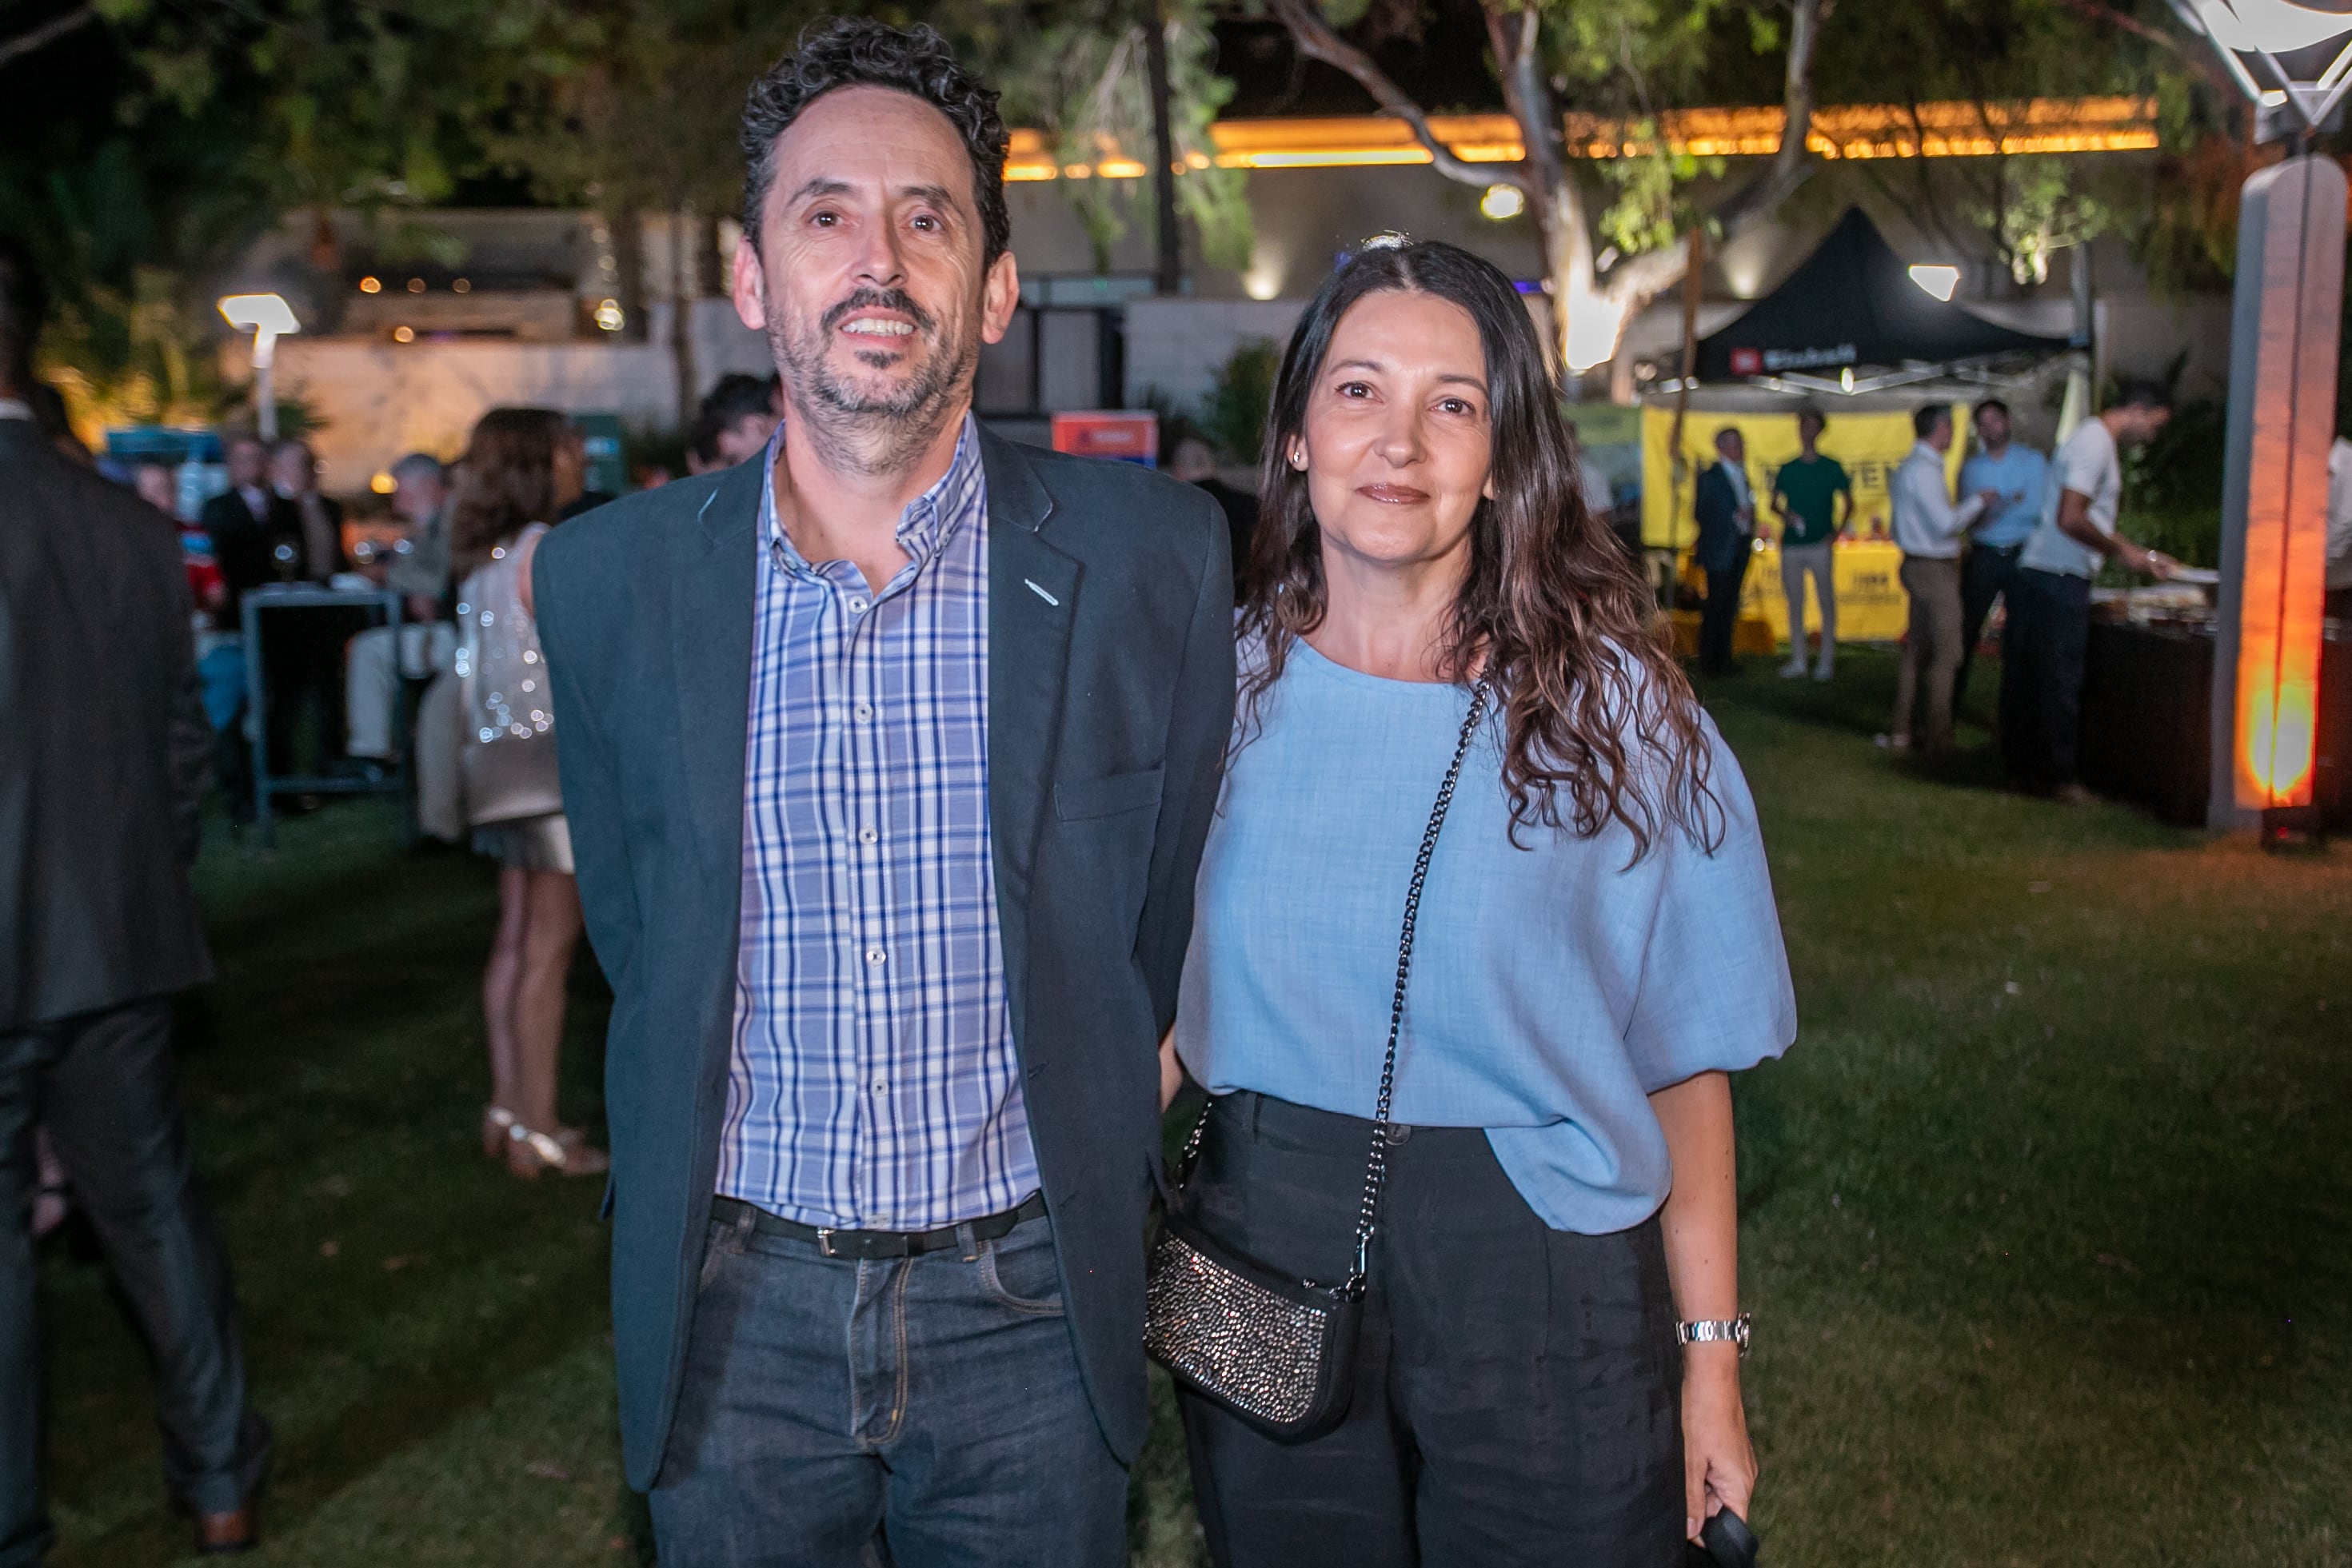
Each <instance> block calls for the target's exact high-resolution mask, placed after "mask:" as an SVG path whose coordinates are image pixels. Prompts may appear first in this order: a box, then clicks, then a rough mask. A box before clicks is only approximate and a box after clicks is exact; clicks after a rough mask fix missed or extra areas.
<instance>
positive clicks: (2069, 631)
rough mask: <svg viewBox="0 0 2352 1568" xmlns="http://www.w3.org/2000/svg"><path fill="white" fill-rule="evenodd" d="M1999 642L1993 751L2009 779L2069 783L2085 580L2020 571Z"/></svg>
mask: <svg viewBox="0 0 2352 1568" xmlns="http://www.w3.org/2000/svg"><path fill="white" fill-rule="evenodd" d="M2008 592H2009V621H2008V624H2007V625H2006V626H2005V627H2004V628H2003V629H2002V632H2001V638H2000V750H2001V759H2002V761H2003V762H2004V764H2005V765H2006V766H2007V768H2008V770H2009V778H2010V781H2011V783H2013V784H2016V785H2018V786H2019V787H2020V788H2022V789H2033V790H2038V791H2044V792H2046V791H2049V790H2053V789H2059V788H2061V787H2063V786H2064V785H2067V784H2071V783H2073V782H2074V747H2075V741H2076V739H2077V738H2078V737H2079V736H2080V734H2081V730H2082V719H2083V660H2084V654H2085V653H2087V652H2088V650H2089V648H2090V644H2091V582H2090V580H2089V579H2088V578H2083V577H2074V576H2070V575H2068V574H2067V573H2064V572H2056V571H2036V570H2033V569H2032V567H2021V568H2019V569H2018V570H2017V572H2016V574H2015V575H2014V576H2012V577H2011V579H2010V582H2009V591H2008Z"/></svg>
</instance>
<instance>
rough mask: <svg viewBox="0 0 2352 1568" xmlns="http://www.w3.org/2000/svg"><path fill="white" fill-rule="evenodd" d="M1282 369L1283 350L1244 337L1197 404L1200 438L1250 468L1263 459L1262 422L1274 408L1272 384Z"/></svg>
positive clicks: (1272, 343)
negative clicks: (1215, 445) (1199, 405)
mask: <svg viewBox="0 0 2352 1568" xmlns="http://www.w3.org/2000/svg"><path fill="white" fill-rule="evenodd" d="M1281 369H1282V347H1281V345H1280V344H1278V343H1276V341H1275V340H1273V339H1271V338H1244V339H1243V340H1241V342H1240V343H1238V344H1236V345H1235V346H1234V351H1233V352H1232V353H1230V354H1228V355H1226V356H1225V361H1224V363H1223V364H1221V365H1219V366H1218V367H1217V371H1216V375H1215V378H1214V380H1213V382H1212V383H1211V385H1210V388H1209V395H1208V396H1206V397H1205V398H1203V399H1202V400H1201V413H1200V420H1199V423H1200V427H1201V430H1202V434H1205V435H1206V436H1208V438H1209V439H1210V440H1211V441H1213V442H1214V443H1216V444H1217V445H1218V446H1219V447H1220V448H1222V449H1223V451H1225V452H1226V453H1227V454H1229V455H1231V456H1232V457H1233V459H1234V462H1236V463H1242V464H1246V465H1249V466H1251V467H1253V468H1255V467H1256V466H1257V462H1258V459H1259V458H1260V457H1261V456H1262V455H1264V452H1265V419H1266V413H1267V411H1268V410H1270V409H1271V408H1272V407H1273V406H1274V382H1275V377H1276V374H1277V373H1278V372H1279V371H1281Z"/></svg>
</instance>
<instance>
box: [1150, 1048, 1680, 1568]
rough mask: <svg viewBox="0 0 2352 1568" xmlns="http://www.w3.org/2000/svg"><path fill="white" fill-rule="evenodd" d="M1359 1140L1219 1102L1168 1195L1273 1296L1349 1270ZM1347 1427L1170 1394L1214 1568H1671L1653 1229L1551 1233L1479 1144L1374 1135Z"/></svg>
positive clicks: (1297, 1108)
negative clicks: (1375, 1223) (1285, 1423)
mask: <svg viewBox="0 0 2352 1568" xmlns="http://www.w3.org/2000/svg"><path fill="white" fill-rule="evenodd" d="M1371 1130H1372V1124H1370V1122H1366V1121H1363V1120H1360V1119H1359V1118H1357V1117H1354V1116H1343V1115H1338V1114H1335V1113H1331V1112H1328V1111H1318V1110H1314V1109H1312V1108H1310V1107H1308V1106H1304V1105H1297V1104H1293V1103H1289V1102H1286V1101H1282V1100H1276V1099H1274V1098H1271V1097H1270V1096H1266V1095H1261V1094H1255V1093H1249V1092H1242V1093H1236V1094H1229V1095H1225V1096H1223V1097H1222V1098H1220V1099H1218V1100H1217V1101H1215V1102H1214V1103H1213V1105H1212V1107H1211V1110H1210V1112H1209V1124H1208V1126H1207V1127H1206V1128H1205V1129H1204V1130H1203V1134H1202V1146H1201V1155H1200V1158H1199V1160H1198V1162H1197V1163H1196V1165H1195V1167H1194V1170H1193V1173H1192V1179H1191V1181H1190V1183H1189V1184H1188V1186H1187V1188H1186V1191H1185V1193H1184V1196H1183V1201H1184V1203H1185V1204H1186V1205H1187V1206H1188V1207H1190V1208H1191V1210H1192V1213H1193V1214H1194V1215H1195V1216H1196V1217H1197V1218H1199V1220H1200V1221H1201V1223H1202V1225H1203V1226H1204V1228H1206V1229H1207V1230H1208V1231H1209V1233H1210V1234H1211V1235H1213V1236H1214V1237H1216V1238H1217V1239H1219V1240H1220V1241H1222V1242H1223V1243H1225V1244H1226V1245H1228V1246H1230V1247H1232V1248H1233V1249H1234V1250H1236V1251H1238V1252H1240V1253H1241V1254H1242V1255H1243V1256H1244V1257H1247V1258H1250V1259H1253V1260H1256V1261H1257V1262H1259V1263H1261V1264H1263V1265H1264V1266H1265V1267H1266V1268H1268V1269H1272V1270H1278V1271H1280V1272H1281V1273H1282V1274H1283V1275H1284V1276H1285V1277H1286V1278H1290V1279H1311V1280H1338V1279H1343V1278H1345V1277H1346V1275H1347V1272H1348V1269H1349V1262H1350V1260H1351V1257H1352V1253H1353V1249H1354V1232H1355V1220H1356V1209H1357V1207H1358V1205H1359V1204H1360V1201H1361V1199H1362V1197H1363V1189H1364V1156H1365V1151H1366V1150H1367V1149H1368V1148H1369V1147H1370V1137H1371ZM1367 1272H1368V1278H1369V1290H1368V1291H1367V1293H1366V1296H1365V1300H1364V1308H1363V1320H1362V1327H1361V1331H1360V1336H1359V1340H1358V1344H1357V1350H1356V1358H1355V1364H1354V1368H1353V1372H1354V1390H1353V1396H1352V1399H1351V1401H1350V1403H1349V1410H1348V1416H1347V1419H1346V1420H1344V1421H1343V1422H1342V1423H1341V1424H1340V1425H1339V1427H1338V1428H1337V1429H1335V1430H1333V1431H1331V1432H1328V1433H1327V1434H1325V1435H1324V1436H1322V1437H1313V1438H1309V1439H1307V1441H1305V1442H1282V1441H1278V1440H1276V1439H1275V1438H1272V1437H1266V1436H1265V1434H1263V1433H1261V1432H1259V1431H1258V1430H1257V1429H1256V1428H1255V1427H1251V1426H1249V1425H1247V1424H1246V1423H1244V1421H1243V1420H1242V1419H1241V1418H1240V1417H1239V1416H1234V1415H1233V1414H1232V1413H1231V1412H1229V1411H1227V1410H1226V1409H1224V1408H1223V1406H1217V1405H1213V1404H1211V1403H1210V1402H1209V1401H1207V1400H1204V1399H1202V1398H1199V1397H1197V1396H1193V1395H1190V1394H1181V1395H1180V1396H1179V1400H1178V1403H1179V1405H1180V1406H1181V1409H1182V1411H1183V1416H1184V1433H1185V1439H1186V1444H1187V1448H1188V1449H1189V1452H1190V1457H1191V1459H1192V1493H1193V1497H1194V1499H1195V1500H1196V1501H1197V1502H1198V1504H1199V1506H1200V1513H1201V1526H1202V1533H1203V1534H1204V1535H1205V1536H1206V1537H1207V1544H1208V1548H1209V1556H1210V1559H1211V1560H1212V1561H1213V1562H1214V1563H1217V1564H1218V1568H1293V1565H1295V1564H1301V1563H1306V1564H1323V1563H1328V1564H1339V1563H1345V1564H1348V1565H1349V1568H1455V1565H1458V1568H1513V1565H1517V1564H1525V1565H1528V1568H1534V1565H1536V1564H1539V1563H1540V1564H1547V1565H1548V1564H1554V1563H1559V1564H1591V1565H1593V1568H1601V1565H1604V1564H1605V1565H1606V1568H1679V1565H1680V1564H1681V1563H1684V1562H1685V1549H1684V1541H1683V1517H1684V1515H1683V1463H1682V1460H1683V1441H1682V1406H1681V1385H1682V1372H1683V1368H1682V1354H1681V1352H1680V1351H1679V1350H1678V1349H1677V1348H1676V1347H1675V1311H1674V1298H1673V1291H1672V1290H1671V1289H1670V1287H1669V1285H1668V1283H1667V1279H1666V1259H1665V1247H1664V1239H1663V1237H1662V1234H1661V1231H1660V1228H1659V1224H1658V1220H1657V1218H1655V1217H1654V1216H1653V1217H1652V1218H1649V1219H1645V1220H1643V1222H1642V1223H1641V1224H1639V1225H1636V1226H1633V1227H1632V1228H1629V1229H1625V1230H1619V1231H1613V1232H1609V1233H1605V1234H1601V1235H1590V1236H1589V1235H1581V1234H1578V1233H1575V1232H1571V1231H1566V1230H1554V1229H1552V1228H1549V1226H1547V1225H1546V1224H1545V1223H1544V1222H1543V1220H1542V1218H1540V1217H1539V1216H1538V1215H1537V1214H1536V1212H1535V1211H1534V1210H1533V1209H1531V1208H1529V1207H1528V1203H1527V1200H1526V1199H1525V1198H1523V1197H1520V1196H1519V1193H1518V1189H1517V1187H1515V1186H1513V1185H1512V1183H1511V1178H1510V1177H1509V1176H1507V1174H1506V1173H1505V1172H1504V1170H1503V1167H1502V1165H1501V1163H1500V1162H1499V1161H1497V1160H1496V1157H1495V1152H1494V1150H1493V1148H1492V1147H1491V1146H1490V1145H1488V1143H1487V1140H1486V1131H1485V1130H1484V1129H1483V1128H1478V1127H1407V1128H1396V1129H1392V1130H1391V1140H1390V1150H1389V1155H1388V1180H1387V1186H1386V1189H1385V1191H1384V1192H1383V1193H1382V1195H1381V1225H1380V1228H1379V1230H1378V1231H1377V1232H1376V1233H1375V1234H1374V1237H1373V1240H1372V1246H1371V1253H1370V1269H1369V1270H1368V1271H1367Z"/></svg>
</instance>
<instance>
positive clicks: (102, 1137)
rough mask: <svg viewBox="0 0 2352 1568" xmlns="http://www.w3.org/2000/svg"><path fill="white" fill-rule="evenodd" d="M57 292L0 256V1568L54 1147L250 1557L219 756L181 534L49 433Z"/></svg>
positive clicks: (163, 1409)
mask: <svg viewBox="0 0 2352 1568" xmlns="http://www.w3.org/2000/svg"><path fill="white" fill-rule="evenodd" d="M41 315H42V300H41V291H40V289H39V287H38V285H37V282H36V281H35V279H34V277H33V275H32V274H31V272H30V270H29V268H27V267H25V266H24V265H23V264H22V263H20V262H18V261H17V260H16V259H15V258H14V257H13V256H9V255H7V254H6V253H5V252H0V713H5V715H6V716H7V718H6V732H7V739H6V742H5V744H0V887H5V888H7V889H8V890H9V895H8V898H7V899H6V901H5V903H0V1563H6V1564H9V1565H10V1568H22V1565H29V1564H33V1563H38V1562H39V1561H40V1559H41V1557H42V1555H43V1553H44V1552H45V1551H46V1550H47V1547H48V1544H49V1542H50V1540H51V1531H50V1528H49V1523H48V1520H47V1513H46V1510H45V1508H44V1505H43V1500H42V1481H41V1469H40V1459H41V1409H40V1405H41V1375H40V1374H41V1343H40V1339H41V1336H40V1330H39V1325H38V1323H37V1321H36V1312H37V1305H38V1294H39V1292H38V1290H37V1275H36V1271H35V1269H34V1266H33V1254H32V1235H31V1223H30V1222H31V1218H32V1215H33V1209H34V1204H35V1197H36V1192H37V1188H38V1186H40V1185H41V1177H40V1174H39V1166H38V1162H37V1157H36V1155H35V1151H34V1137H33V1128H34V1124H36V1123H40V1124H45V1125H46V1126H47V1129H48V1132H49V1134H50V1136H51V1137H52V1138H53V1139H54V1140H55V1143H56V1147H57V1153H58V1156H59V1158H60V1159H61V1161H62V1163H63V1165H64V1167H65V1169H66V1171H67V1172H68V1180H69V1183H70V1185H71V1187H72V1191H73V1197H74V1201H75V1203H76V1204H77V1206H78V1207H80V1209H81V1210H82V1212H83V1213H84V1214H85V1215H87V1216H88V1217H89V1223H90V1226H91V1228H92V1229H93V1230H94V1231H95V1232H96V1233H97V1236H98V1239H99V1244H100V1249H102V1250H103V1252H104V1254H105V1257H106V1260H107V1266H108V1268H109V1270H110V1272H111V1274H112V1276H113V1279H114V1282H115V1283H116V1285H117V1286H119V1287H120V1289H121V1293H122V1298H123V1300H124V1301H125V1303H126V1305H127V1306H128V1307H129V1309H130V1312H131V1318H132V1320H133V1321H134V1322H136V1323H137V1325H138V1327H139V1331H140V1333H141V1334H142V1337H143V1338H144V1339H145V1341H146V1344H147V1348H148V1352H149V1354H150V1356H151V1357H152V1365H153V1369H154V1375H155V1382H156V1404H157V1416H158V1420H159V1424H160V1425H161V1427H162V1428H163V1463H164V1472H165V1478H166V1481H167V1484H168V1485H169V1487H170V1490H171V1495H172V1497H173V1500H174V1501H175V1502H176V1503H177V1504H178V1505H179V1506H181V1507H182V1508H184V1509H185V1510H187V1511H189V1512H191V1513H193V1514H194V1516H195V1519H196V1536H197V1543H198V1545H199V1547H200V1548H201V1549H204V1550H208V1551H221V1550H236V1549H240V1548H242V1547H246V1546H250V1545H251V1544H252V1543H253V1542H254V1540H255V1536H256V1524H255V1516H254V1510H253V1498H254V1493H255V1490H256V1489H257V1487H258V1486H259V1484H260V1480H261V1475H262V1471H263V1469H264V1468H265V1465H266V1463H267V1460H268V1451H269V1432H268V1426H267V1424H266V1423H264V1422H263V1421H262V1420H261V1419H260V1418H259V1417H258V1416H256V1415H255V1414H254V1413H253V1411H252V1409H251V1408H250V1406H248V1405H247V1399H246V1385H245V1360H244V1352H243V1349H242V1347H241V1344H240V1342H239V1336H238V1332H237V1324H236V1305H235V1301H234V1299H233V1297H232V1294H231V1291H230V1286H229V1275H228V1266H227V1263H226V1260H225V1259H224V1257H223V1256H222V1250H221V1244H220V1238H219V1235H218V1233H217V1232H216V1231H215V1228H214V1226H213V1221H212V1218H211V1215H210V1213H209V1212H208V1210H207V1209H206V1207H205V1202H204V1199H203V1197H202V1195H201V1194H200V1192H199V1191H198V1189H197V1186H196V1180H195V1170H194V1158H193V1155H192V1154H191V1151H190V1148H189V1141H188V1127H187V1121H186V1117H185V1115H184V1113H183V1110H182V1107H181V1103H180V1091H179V1080H178V1074H177V1069H176V1065H175V1063H174V1061H173V1040H172V1036H173V1027H172V998H173V995H174V994H175V993H176V992H179V991H181V990H183V989H185V988H187V987H190V986H193V985H196V984H199V983H201V982H202V981H204V980H205V979H207V978H209V977H211V974H212V962H211V959H210V956H208V955H207V953H206V952H205V938H204V930H203V926H202V924H201V922H200V920H199V918H198V915H197V909H196V900H195V894H194V889H193V888H192V887H191V886H190V885H189V881H188V867H189V864H190V862H193V861H194V858H195V852H196V844H197V839H198V832H197V821H198V809H199V805H200V802H201V800H202V798H203V792H204V784H205V758H206V754H207V752H208V751H209V750H210V740H209V737H208V736H207V734H206V727H205V721H204V716H203V714H202V711H201V709H200V707H199V706H198V699H197V695H196V672H195V650H194V644H193V643H191V642H190V640H189V637H188V617H189V613H190V605H189V600H188V584H187V574H186V571H185V569H184V565H183V561H182V553H181V549H180V543H179V539H178V538H177V537H176V535H175V534H174V532H173V528H172V526H171V525H170V524H169V523H167V522H166V521H165V520H164V519H163V518H162V517H158V516H156V514H155V512H154V511H153V510H152V508H151V507H147V506H146V505H144V504H142V502H140V501H139V500H137V499H136V498H134V497H131V496H130V495H128V494H126V493H125V492H124V491H123V490H122V488H121V486H116V485H111V484H109V483H108V482H106V481H105V480H103V479H100V478H99V477H98V476H96V475H95V474H92V473H90V472H89V471H87V470H86V469H84V468H82V467H80V466H78V465H73V464H71V463H69V462H68V461H66V460H65V459H64V458H63V457H61V456H60V455H59V454H58V452H57V450H56V448H55V447H54V445H53V444H51V443H50V442H49V441H48V440H47V439H46V437H45V436H44V435H43V434H42V433H41V431H40V430H39V429H38V427H37V425H36V424H35V423H34V421H33V417H32V409H31V407H30V405H29V404H28V403H27V402H26V401H25V399H24V396H23V393H24V392H26V390H27V389H28V388H29V387H30V385H31V384H32V383H31V375H30V361H31V350H32V345H33V335H34V333H35V332H36V331H37V330H38V328H39V323H40V320H41Z"/></svg>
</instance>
